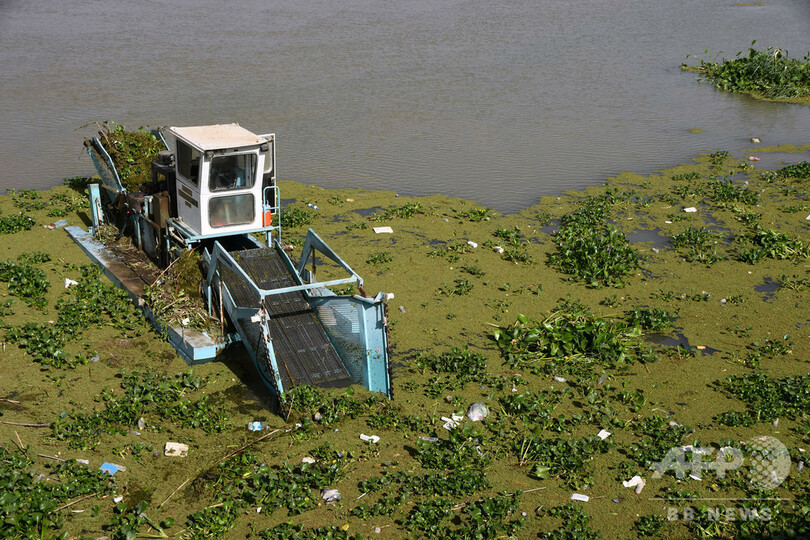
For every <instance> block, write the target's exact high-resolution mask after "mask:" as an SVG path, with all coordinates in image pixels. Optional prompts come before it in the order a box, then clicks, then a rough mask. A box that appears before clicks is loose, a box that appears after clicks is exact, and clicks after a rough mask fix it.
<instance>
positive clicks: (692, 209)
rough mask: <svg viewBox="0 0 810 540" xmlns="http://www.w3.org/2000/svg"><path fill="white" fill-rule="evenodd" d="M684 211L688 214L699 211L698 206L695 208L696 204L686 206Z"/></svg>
mask: <svg viewBox="0 0 810 540" xmlns="http://www.w3.org/2000/svg"><path fill="white" fill-rule="evenodd" d="M683 211H684V212H686V213H687V214H693V213H695V212H697V208H695V207H694V206H690V207H689V208H684V209H683Z"/></svg>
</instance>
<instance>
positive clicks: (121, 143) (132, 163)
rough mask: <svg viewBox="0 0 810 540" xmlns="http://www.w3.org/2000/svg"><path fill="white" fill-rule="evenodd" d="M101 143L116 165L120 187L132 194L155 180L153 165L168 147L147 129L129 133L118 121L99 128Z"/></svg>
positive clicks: (108, 122) (141, 128)
mask: <svg viewBox="0 0 810 540" xmlns="http://www.w3.org/2000/svg"><path fill="white" fill-rule="evenodd" d="M98 127H99V131H98V135H99V140H100V141H101V144H102V146H104V149H105V150H106V151H107V153H108V154H109V155H110V159H112V162H113V164H114V165H115V169H116V171H118V176H119V177H120V179H121V185H122V186H123V187H124V189H126V190H127V191H130V192H136V191H140V189H141V185H142V184H147V183H149V182H151V181H152V162H153V161H155V160H157V158H158V153H159V152H160V151H161V150H165V149H166V148H165V147H164V146H163V143H162V142H161V141H159V140H158V139H157V137H155V136H154V135H153V134H152V133H151V132H150V131H149V128H148V127H143V126H142V127H139V128H138V129H137V130H134V131H133V130H128V129H127V128H125V127H124V126H122V125H120V124H116V123H115V122H110V121H107V122H104V123H102V124H99V125H98Z"/></svg>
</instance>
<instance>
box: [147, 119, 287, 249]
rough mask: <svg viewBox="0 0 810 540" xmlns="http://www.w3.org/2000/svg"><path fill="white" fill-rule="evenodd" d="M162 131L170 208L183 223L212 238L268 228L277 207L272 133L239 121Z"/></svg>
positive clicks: (197, 232) (273, 136)
mask: <svg viewBox="0 0 810 540" xmlns="http://www.w3.org/2000/svg"><path fill="white" fill-rule="evenodd" d="M164 135H165V136H166V139H167V143H168V145H169V146H170V147H171V148H172V149H173V150H174V173H175V174H174V176H175V178H174V179H173V182H169V192H170V196H171V197H172V198H173V201H172V207H173V209H174V208H175V205H176V217H177V218H178V220H179V221H180V222H181V223H182V224H183V225H184V227H187V228H189V229H191V230H192V231H193V232H194V233H196V235H195V236H199V237H214V236H227V235H231V234H241V233H247V232H256V231H259V230H261V229H264V228H266V227H269V226H271V222H272V215H273V214H274V213H275V209H276V208H277V205H278V201H277V194H276V190H275V183H276V171H275V163H276V159H275V135H273V134H266V135H256V134H254V133H252V132H250V131H248V130H247V129H245V128H243V127H241V126H239V125H238V124H220V125H210V126H192V127H169V128H166V129H165V131H164ZM158 167H159V166H158ZM171 184H173V186H172V185H171Z"/></svg>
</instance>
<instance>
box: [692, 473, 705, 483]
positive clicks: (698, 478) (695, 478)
mask: <svg viewBox="0 0 810 540" xmlns="http://www.w3.org/2000/svg"><path fill="white" fill-rule="evenodd" d="M689 478H691V479H692V480H697V481H698V482H702V481H703V478H701V477H699V476H698V475H696V474H690V475H689Z"/></svg>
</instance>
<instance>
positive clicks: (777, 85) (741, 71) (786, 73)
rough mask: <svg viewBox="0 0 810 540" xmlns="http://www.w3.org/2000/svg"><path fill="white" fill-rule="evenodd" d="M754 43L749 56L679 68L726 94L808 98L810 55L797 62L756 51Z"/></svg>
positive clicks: (777, 51) (784, 55)
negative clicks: (692, 72) (693, 73)
mask: <svg viewBox="0 0 810 540" xmlns="http://www.w3.org/2000/svg"><path fill="white" fill-rule="evenodd" d="M755 43H756V40H754V41H752V42H751V47H750V48H749V49H748V56H742V52H739V53H737V57H736V58H734V59H733V60H722V61H721V62H714V61H711V60H699V62H700V65H698V66H687V65H686V64H682V65H681V69H683V70H685V71H694V72H697V73H700V74H702V75H704V76H705V78H706V80H708V81H711V82H712V83H714V85H715V88H717V89H719V90H725V91H727V92H742V93H747V94H758V95H761V96H764V97H767V98H771V99H780V98H794V97H802V96H806V95H809V94H810V54H807V55H805V56H804V58H803V59H802V60H796V59H792V58H788V53H787V51H783V50H782V49H778V48H774V47H768V49H767V50H766V51H757V50H756V49H754V47H753V46H754V44H755ZM704 52H705V53H708V52H709V51H708V50H706V51H704Z"/></svg>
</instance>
